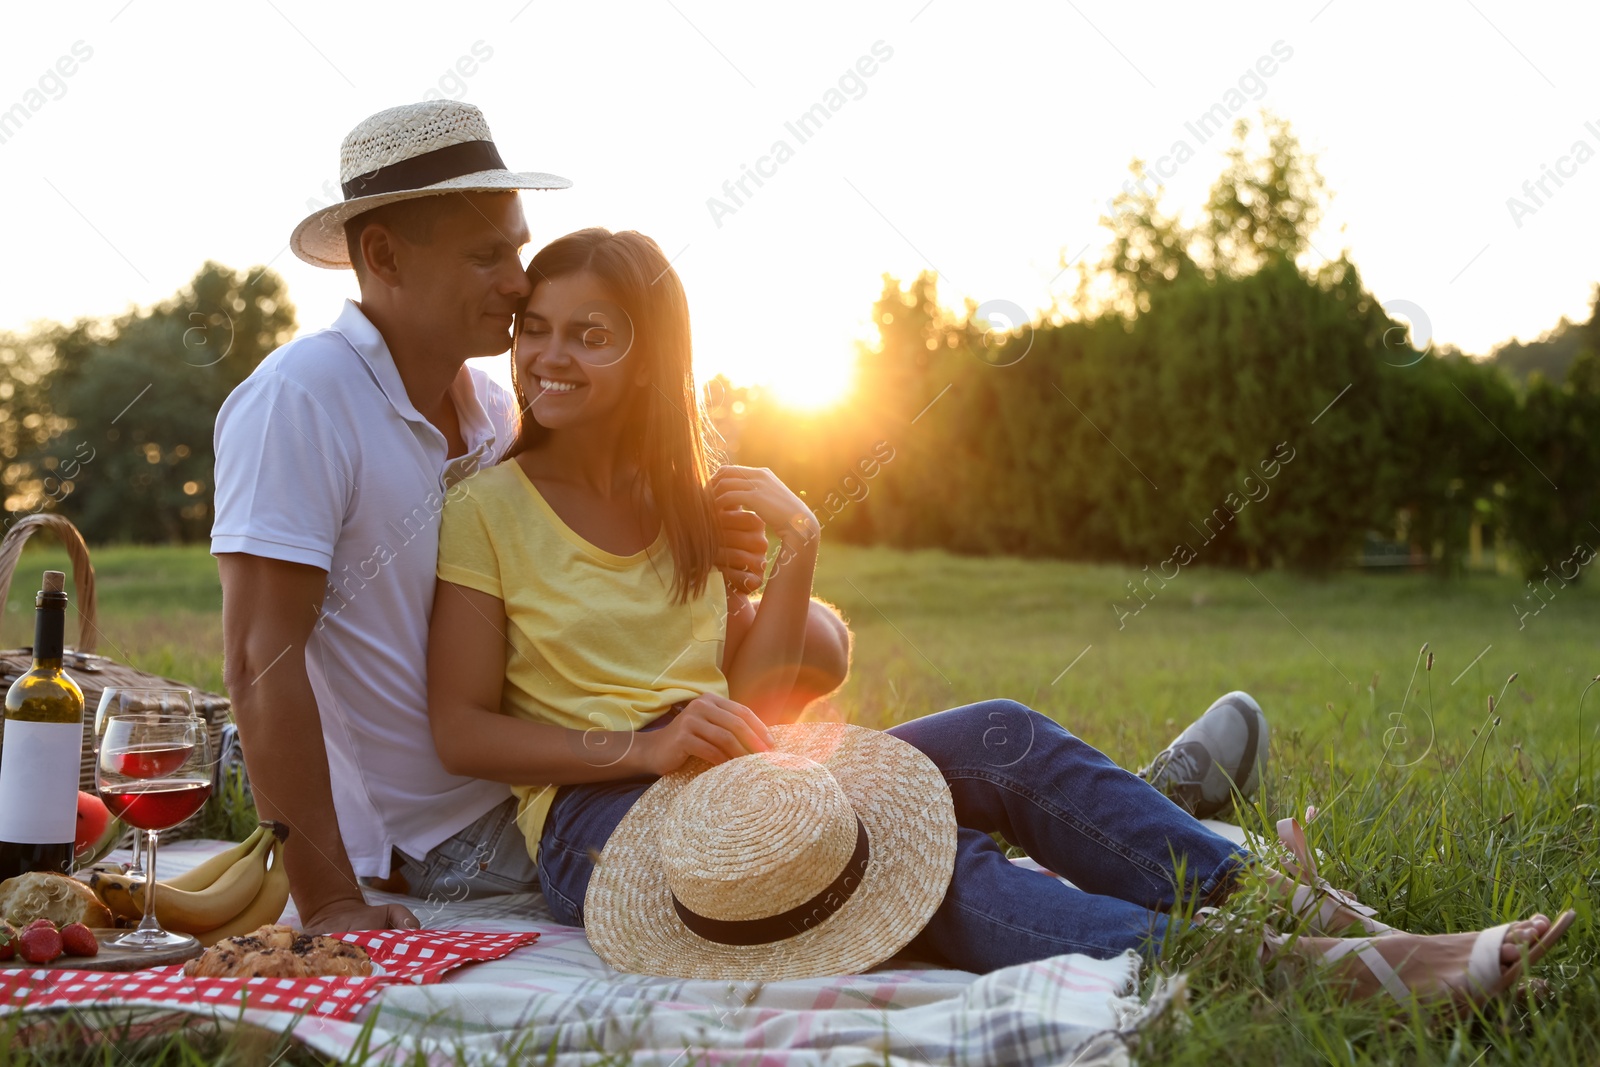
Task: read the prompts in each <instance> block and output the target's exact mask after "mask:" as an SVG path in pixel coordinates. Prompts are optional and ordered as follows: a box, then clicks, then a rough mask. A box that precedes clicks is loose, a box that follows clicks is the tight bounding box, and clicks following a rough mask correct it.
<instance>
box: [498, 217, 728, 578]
mask: <svg viewBox="0 0 1600 1067" xmlns="http://www.w3.org/2000/svg"><path fill="white" fill-rule="evenodd" d="M583 271H588V272H589V273H591V274H593V275H595V277H597V278H599V279H600V280H601V281H602V282H603V283H604V284H605V286H606V288H607V289H608V290H609V291H610V294H611V297H612V299H614V300H615V301H616V302H617V303H618V304H620V305H621V306H622V309H623V310H624V311H626V312H627V314H628V317H629V318H630V319H631V320H632V323H633V349H632V353H631V356H632V358H634V359H638V360H642V361H644V363H645V365H646V366H647V367H648V368H649V372H650V382H649V384H648V385H647V386H646V387H645V388H643V389H640V390H637V391H636V394H637V395H636V397H635V398H634V399H633V400H632V401H631V403H632V404H633V406H634V410H633V411H632V412H631V413H630V417H629V418H628V419H627V420H626V423H625V425H627V427H628V431H627V433H628V438H627V440H625V441H624V443H623V444H624V448H623V455H624V456H625V457H627V458H629V459H631V460H633V461H634V463H636V464H637V465H638V469H639V472H640V476H641V482H642V484H641V483H635V486H634V496H635V500H636V502H637V503H638V504H639V505H640V506H642V505H643V503H644V494H645V492H646V491H647V490H648V492H649V494H650V497H651V499H652V500H653V501H654V503H655V508H656V511H657V513H658V514H659V515H660V516H661V524H662V526H663V528H664V531H665V533H666V538H667V545H668V547H669V548H670V549H671V550H672V562H673V571H674V575H673V583H672V597H673V599H674V600H675V601H677V602H678V603H684V602H686V601H688V600H689V599H690V598H691V597H696V596H699V595H700V594H701V593H703V592H704V591H705V586H706V579H707V577H708V576H709V575H710V573H711V569H712V567H713V566H714V564H715V555H716V541H717V535H716V519H715V515H714V513H713V509H712V503H711V494H710V493H709V492H708V491H707V489H706V481H707V479H708V478H709V477H710V473H711V470H712V468H713V467H715V466H716V465H717V463H718V459H719V457H718V456H717V455H716V453H715V451H714V450H713V447H712V445H711V441H710V433H708V427H707V417H706V414H705V410H704V408H703V407H702V406H701V403H700V397H699V394H698V392H697V391H696V390H695V386H694V366H693V345H692V343H691V340H690V333H689V301H688V298H687V297H686V296H685V295H684V291H683V282H682V281H681V280H680V279H679V278H678V273H677V271H675V270H673V269H672V264H671V263H670V262H669V261H668V260H667V257H666V256H665V255H664V254H663V253H662V251H661V247H660V246H659V245H657V244H656V243H655V241H653V240H651V239H650V238H649V237H646V236H645V235H644V234H642V233H639V232H638V231H636V230H623V231H621V232H620V233H612V232H611V231H610V230H607V229H604V228H602V227H599V226H594V227H591V228H589V229H586V230H579V231H577V232H576V233H569V234H567V235H566V236H565V237H560V238H557V239H556V240H554V241H552V242H550V243H549V244H548V245H546V246H545V247H544V248H542V249H540V250H539V253H538V254H537V255H535V256H534V257H533V262H532V263H530V264H528V280H529V281H531V282H532V283H533V284H534V285H538V284H539V283H540V282H541V281H548V280H550V279H554V278H564V277H570V276H571V275H574V274H578V273H581V272H583ZM522 319H523V316H522V314H521V313H520V312H519V313H518V315H517V322H516V328H515V330H514V331H513V334H512V336H513V338H521V336H522ZM516 356H517V346H516V343H515V341H513V343H512V346H511V366H512V374H513V376H515V374H516ZM517 405H518V408H519V417H518V427H517V438H516V440H515V441H514V442H512V445H511V448H510V449H508V450H507V452H506V456H505V458H507V459H509V458H510V457H512V456H515V455H517V454H518V453H519V452H524V451H527V450H528V449H530V448H537V447H538V446H539V444H540V443H541V442H543V441H544V439H545V438H546V437H547V436H548V434H549V431H548V430H546V429H545V428H544V427H543V426H540V425H539V423H538V422H537V420H535V419H534V418H533V417H532V416H531V415H529V413H528V406H529V405H528V398H527V397H526V396H525V395H523V391H522V386H521V383H520V382H518V383H517ZM712 432H714V431H712Z"/></svg>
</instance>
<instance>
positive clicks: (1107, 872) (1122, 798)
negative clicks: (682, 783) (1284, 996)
mask: <svg viewBox="0 0 1600 1067" xmlns="http://www.w3.org/2000/svg"><path fill="white" fill-rule="evenodd" d="M670 714H671V713H669V714H668V715H663V716H662V717H661V718H658V719H656V720H654V721H653V722H651V724H650V725H649V726H647V727H645V729H647V730H648V729H655V728H658V727H660V726H664V725H666V723H667V722H668V721H669V719H670ZM888 732H889V733H891V734H893V735H894V736H896V737H898V738H900V739H901V740H903V741H906V742H909V743H910V744H912V745H915V746H916V747H917V748H918V749H920V750H921V751H922V752H924V753H925V754H926V755H927V756H928V757H929V758H930V759H931V760H933V762H934V764H935V765H936V766H937V767H938V768H939V769H940V770H941V771H942V772H943V773H944V777H945V780H946V781H947V782H948V783H949V785H950V792H951V795H952V797H953V799H954V801H955V813H956V823H957V825H958V830H957V838H956V862H955V873H954V875H953V876H952V878H951V881H950V886H949V889H948V890H947V891H946V893H945V897H944V901H943V902H942V903H941V904H940V905H939V908H938V910H937V911H936V912H934V915H933V918H932V919H931V920H929V922H928V925H927V926H926V927H925V928H924V929H923V931H922V932H921V933H920V934H918V935H917V937H916V938H915V939H914V940H913V941H912V942H911V944H910V945H909V946H908V952H909V953H910V954H911V955H914V956H918V957H922V958H926V959H931V960H933V961H935V962H939V963H944V964H946V965H949V966H953V967H957V968H960V969H962V970H969V971H976V972H980V973H982V972H987V971H991V970H994V969H996V968H999V967H1006V966H1009V965H1011V964H1015V963H1023V962H1027V961H1029V960H1037V959H1042V958H1044V957H1046V956H1054V955H1058V954H1060V953H1063V952H1080V953H1083V954H1085V955H1088V956H1093V957H1096V958H1101V959H1105V958H1109V957H1112V956H1115V955H1118V954H1120V953H1121V952H1123V951H1125V950H1126V949H1130V948H1132V949H1135V950H1138V951H1140V952H1143V953H1146V954H1151V953H1152V952H1154V951H1156V950H1158V949H1159V946H1160V943H1161V939H1162V937H1163V935H1164V933H1165V931H1166V925H1167V915H1166V914H1165V913H1166V912H1167V911H1168V910H1169V909H1171V908H1172V907H1173V905H1174V903H1175V901H1176V899H1177V892H1178V889H1179V887H1180V885H1181V886H1182V889H1183V896H1184V898H1185V899H1186V900H1189V901H1191V902H1194V903H1206V902H1208V901H1213V900H1215V899H1216V898H1219V897H1220V896H1221V895H1222V894H1223V893H1224V892H1225V890H1226V887H1227V885H1228V884H1229V883H1231V881H1232V878H1233V876H1234V874H1235V873H1236V872H1237V871H1238V870H1239V869H1240V868H1241V867H1242V866H1243V865H1244V864H1245V863H1246V862H1248V861H1249V859H1250V856H1249V853H1247V852H1246V851H1245V850H1244V849H1242V848H1240V847H1238V846H1236V845H1235V844H1233V842H1231V841H1229V840H1228V839H1227V838H1224V837H1221V836H1219V835H1217V834H1214V833H1212V832H1211V831H1210V830H1207V829H1206V828H1205V827H1204V826H1202V825H1201V824H1200V823H1199V822H1197V821H1196V820H1195V819H1194V818H1193V817H1191V816H1190V815H1189V814H1187V813H1186V812H1184V811H1183V810H1182V809H1180V808H1179V807H1178V806H1177V805H1176V804H1174V803H1172V802H1171V801H1170V800H1168V799H1167V798H1166V797H1165V796H1164V795H1162V794H1161V793H1160V792H1158V791H1157V790H1155V789H1154V788H1152V787H1151V786H1150V785H1149V784H1147V783H1146V782H1145V781H1144V780H1143V779H1141V778H1139V777H1138V776H1137V775H1134V774H1131V773H1129V772H1128V771H1125V770H1123V769H1122V768H1120V767H1118V766H1117V765H1116V764H1114V763H1112V762H1111V761H1110V760H1109V759H1107V758H1106V757H1105V756H1104V755H1102V754H1101V753H1100V752H1098V751H1097V750H1095V749H1093V748H1091V747H1090V746H1088V745H1086V744H1084V743H1083V742H1082V741H1080V740H1078V739H1077V738H1076V737H1073V736H1072V735H1071V734H1070V733H1068V732H1067V730H1066V729H1065V728H1064V727H1062V726H1061V725H1060V724H1059V723H1056V722H1055V721H1053V720H1051V719H1049V718H1046V717H1045V716H1044V715H1041V714H1039V713H1038V712H1036V711H1033V710H1032V709H1030V708H1027V707H1024V706H1023V705H1021V704H1018V703H1016V702H1015V701H1011V700H988V701H984V702H983V703H981V704H968V705H967V706H965V707H960V708H954V709H952V710H950V711H943V712H939V713H938V714H936V715H928V716H925V717H923V718H920V719H914V720H912V721H911V722H907V723H902V724H901V725H899V726H896V727H893V728H892V729H890V730H889V731H888ZM655 780H656V776H654V775H649V776H640V777H635V778H628V779H622V780H618V781H611V782H597V783H590V784H583V785H565V786H562V787H561V788H560V789H559V790H558V791H557V793H556V795H555V798H554V800H553V802H552V803H551V806H550V812H549V815H548V817H547V818H546V821H545V826H544V833H543V836H542V837H541V838H540V842H539V864H538V866H539V880H540V883H541V884H542V885H543V887H544V892H545V897H546V900H547V901H548V903H549V906H550V911H551V913H552V914H553V915H554V916H555V918H556V920H557V921H558V922H562V923H567V924H570V925H573V926H581V925H583V899H584V894H585V892H586V891H587V889H588V887H589V877H590V875H591V874H592V872H593V870H594V862H593V859H592V857H591V856H590V854H589V850H590V849H594V850H595V852H596V853H598V852H599V850H600V849H602V848H603V847H604V846H605V843H606V840H607V839H608V838H609V837H610V836H611V832H612V830H614V829H615V828H616V826H617V823H619V822H620V821H621V820H622V816H623V815H624V814H625V813H626V812H627V810H628V808H629V807H630V806H631V805H632V804H633V802H634V801H635V800H636V799H638V797H639V795H640V794H641V793H643V792H644V791H645V789H647V788H648V787H649V785H650V783H651V782H653V781H655ZM991 833H998V834H1000V835H1001V836H1002V837H1004V838H1005V839H1006V841H1008V842H1009V843H1011V844H1013V845H1017V846H1020V847H1021V848H1022V849H1023V850H1024V851H1025V852H1027V854H1028V855H1029V856H1031V857H1032V858H1033V859H1034V860H1035V861H1037V862H1038V863H1039V864H1040V865H1041V866H1043V867H1044V868H1045V869H1046V870H1050V871H1054V872H1056V873H1057V874H1060V875H1063V876H1064V877H1066V878H1067V879H1070V880H1071V881H1072V883H1073V885H1075V886H1077V888H1076V889H1074V888H1072V886H1068V885H1065V884H1063V883H1062V882H1061V880H1060V879H1056V878H1051V877H1050V876H1048V875H1044V874H1040V873H1039V872H1038V871H1033V870H1029V869H1027V868H1024V867H1019V866H1017V865H1016V864H1014V863H1012V862H1011V861H1010V860H1008V859H1006V856H1005V852H1004V851H1003V850H1002V848H1001V846H1000V845H999V844H997V843H996V842H995V840H994V839H993V838H992V837H990V836H989V835H990V834H991ZM1180 868H1181V877H1180Z"/></svg>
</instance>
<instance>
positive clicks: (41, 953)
mask: <svg viewBox="0 0 1600 1067" xmlns="http://www.w3.org/2000/svg"><path fill="white" fill-rule="evenodd" d="M62 947H63V946H62V944H61V931H60V930H57V929H56V928H55V924H54V923H51V924H50V925H49V926H40V925H38V924H37V923H34V924H32V925H30V926H28V927H27V928H26V929H24V930H23V931H22V933H21V935H19V936H18V938H17V955H19V956H21V957H22V958H23V959H25V960H27V961H28V962H29V963H49V962H50V961H51V960H53V959H55V958H56V957H58V956H60V955H61V952H62Z"/></svg>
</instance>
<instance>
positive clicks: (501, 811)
mask: <svg viewBox="0 0 1600 1067" xmlns="http://www.w3.org/2000/svg"><path fill="white" fill-rule="evenodd" d="M395 859H396V862H395V863H394V864H392V866H393V872H391V873H399V874H401V875H403V876H404V877H405V880H406V885H407V887H408V888H407V890H406V893H407V895H408V896H413V897H418V898H420V899H422V900H424V901H426V902H427V906H425V907H419V908H415V909H413V910H414V911H415V913H416V916H417V920H418V921H419V922H421V923H422V925H423V926H428V925H430V922H431V919H430V916H432V915H433V914H434V913H435V912H436V911H437V910H438V909H439V908H441V907H442V906H443V905H445V904H450V903H453V902H455V901H460V900H476V899H478V898H479V897H490V896H498V895H501V894H504V893H533V892H537V891H538V889H539V875H538V872H537V871H536V870H534V866H533V860H532V859H530V858H529V857H528V843H527V840H526V839H525V838H524V837H523V834H522V831H521V829H519V828H518V827H517V798H516V797H514V796H510V795H507V797H506V799H505V803H503V804H498V805H496V806H495V807H493V808H490V809H489V810H488V812H486V813H485V814H484V815H483V816H482V817H480V818H479V819H478V820H477V821H475V822H473V823H471V824H470V825H468V826H467V827H466V828H465V829H463V830H462V831H461V832H460V833H458V834H456V835H455V836H453V837H450V838H447V839H445V840H444V841H441V842H440V843H439V844H437V845H435V846H434V847H433V849H432V850H430V851H429V852H428V854H427V856H425V857H424V858H422V859H420V860H419V859H416V858H414V857H412V856H408V855H406V854H405V853H404V852H401V851H400V850H398V849H396V850H395Z"/></svg>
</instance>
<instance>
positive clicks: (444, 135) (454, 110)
mask: <svg viewBox="0 0 1600 1067" xmlns="http://www.w3.org/2000/svg"><path fill="white" fill-rule="evenodd" d="M571 184H572V182H571V181H569V180H568V179H566V178H562V177H558V176H557V175H554V174H542V173H539V172H537V171H511V170H507V169H506V165H505V163H504V162H502V161H501V159H500V152H499V150H498V149H497V148H495V145H494V139H493V138H492V137H491V136H490V135H489V124H488V123H487V122H486V121H484V118H483V112H481V111H479V110H478V109H477V108H475V107H473V106H472V105H471V104H463V103H461V102H460V101H459V100H433V101H428V102H425V103H421V104H404V105H402V106H400V107H392V108H389V109H388V110H387V111H380V112H378V113H377V114H376V115H373V116H371V117H370V118H366V119H363V120H362V121H361V123H360V124H359V125H358V126H356V128H355V129H353V130H351V131H350V133H349V134H348V135H347V136H346V137H345V139H344V143H343V144H341V145H340V146H339V185H340V187H341V188H342V189H343V191H344V199H343V200H342V201H340V202H339V203H337V204H331V205H329V206H328V207H325V208H322V209H321V210H319V211H314V212H312V213H311V214H310V215H309V216H307V217H306V218H305V219H304V220H302V221H301V223H300V225H298V226H296V227H295V228H294V233H293V235H291V236H290V238H289V247H290V248H292V249H294V254H295V255H297V256H299V257H300V258H301V259H303V260H305V261H306V262H307V263H310V264H312V265H313V266H318V267H328V268H330V269H334V270H337V269H339V268H347V267H349V266H350V254H349V251H348V248H347V246H346V244H345V237H344V224H345V223H346V222H348V221H349V220H350V219H353V218H355V217H356V216H357V215H359V214H361V213H362V212H365V211H371V210H372V209H373V208H378V207H382V206H383V205H385V204H392V203H395V202H396V201H398V200H410V199H413V198H415V197H419V196H438V195H439V194H441V193H470V192H478V193H486V192H497V191H500V190H506V189H565V188H567V187H568V186H570V185H571Z"/></svg>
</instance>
